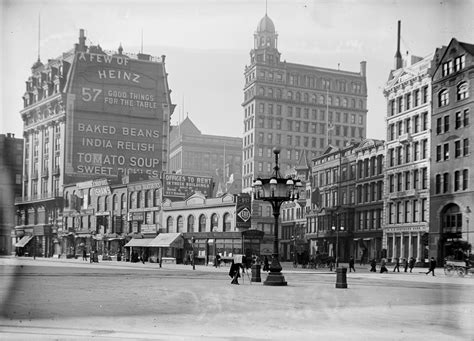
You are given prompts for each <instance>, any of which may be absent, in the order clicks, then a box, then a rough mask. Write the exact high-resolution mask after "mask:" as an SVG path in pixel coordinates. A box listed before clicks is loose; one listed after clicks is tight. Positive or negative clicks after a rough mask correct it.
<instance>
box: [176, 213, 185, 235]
mask: <svg viewBox="0 0 474 341" xmlns="http://www.w3.org/2000/svg"><path fill="white" fill-rule="evenodd" d="M176 228H177V231H176V232H178V233H179V232H184V231H183V216H181V215H180V216H179V217H178V219H177V222H176Z"/></svg>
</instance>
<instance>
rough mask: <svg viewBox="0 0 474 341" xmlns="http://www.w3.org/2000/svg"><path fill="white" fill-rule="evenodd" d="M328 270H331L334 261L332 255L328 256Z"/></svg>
mask: <svg viewBox="0 0 474 341" xmlns="http://www.w3.org/2000/svg"><path fill="white" fill-rule="evenodd" d="M328 262H329V271H332V268H333V267H334V262H333V260H332V257H330V258H329V261H328Z"/></svg>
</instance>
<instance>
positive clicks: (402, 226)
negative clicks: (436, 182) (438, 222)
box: [382, 53, 433, 262]
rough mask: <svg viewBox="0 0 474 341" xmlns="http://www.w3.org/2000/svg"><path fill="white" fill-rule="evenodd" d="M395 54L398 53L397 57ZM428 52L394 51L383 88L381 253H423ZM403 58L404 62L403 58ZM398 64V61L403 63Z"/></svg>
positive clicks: (426, 208)
mask: <svg viewBox="0 0 474 341" xmlns="http://www.w3.org/2000/svg"><path fill="white" fill-rule="evenodd" d="M397 56H398V57H397ZM432 58H433V55H430V56H427V57H425V58H420V57H415V56H410V57H409V58H407V59H406V60H405V61H403V60H402V57H401V55H400V54H399V53H397V55H396V58H395V59H396V60H395V70H392V71H391V72H390V75H389V80H388V82H387V84H386V86H385V89H384V95H385V98H386V99H387V118H386V123H387V141H386V143H385V150H386V159H385V160H386V162H385V177H384V184H385V186H384V211H383V212H384V221H383V255H382V257H384V258H385V257H386V258H388V259H389V260H391V261H394V259H395V258H407V259H408V258H409V257H414V258H415V259H416V261H417V262H421V261H423V260H424V259H425V258H427V247H428V240H427V236H428V235H427V233H428V231H429V224H430V223H429V203H430V194H429V185H430V184H429V174H430V118H431V76H430V74H429V72H428V71H429V68H430V65H431V60H432ZM403 62H404V63H403ZM403 64H404V65H403Z"/></svg>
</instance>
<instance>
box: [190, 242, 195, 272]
mask: <svg viewBox="0 0 474 341" xmlns="http://www.w3.org/2000/svg"><path fill="white" fill-rule="evenodd" d="M195 242H196V238H194V236H192V237H191V243H192V244H193V259H192V263H193V270H196V263H195V261H194V258H195V256H196V255H195V254H194V243H195Z"/></svg>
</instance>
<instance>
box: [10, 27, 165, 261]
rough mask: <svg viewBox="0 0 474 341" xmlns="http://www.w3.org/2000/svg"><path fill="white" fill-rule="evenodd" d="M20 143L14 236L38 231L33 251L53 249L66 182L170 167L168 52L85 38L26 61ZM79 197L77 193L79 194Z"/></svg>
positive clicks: (40, 252) (153, 173)
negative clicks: (112, 47) (107, 46)
mask: <svg viewBox="0 0 474 341" xmlns="http://www.w3.org/2000/svg"><path fill="white" fill-rule="evenodd" d="M23 101H24V109H23V110H22V111H21V116H22V119H23V122H24V139H25V142H24V144H25V147H24V152H23V160H24V167H23V189H22V198H21V199H20V200H18V201H17V202H16V207H17V211H18V216H19V221H18V223H17V226H16V228H15V229H16V235H17V236H18V237H19V236H20V235H22V234H23V235H25V236H29V237H35V238H34V243H35V247H34V249H35V251H34V252H35V254H36V255H38V256H39V255H42V256H51V255H52V254H53V252H56V251H55V250H57V248H56V247H54V246H53V244H58V243H59V240H58V238H57V235H58V232H63V229H64V228H67V227H66V226H63V217H62V206H63V186H64V185H65V184H72V183H76V182H81V181H88V180H92V179H97V178H107V179H117V178H119V177H121V176H122V175H129V174H135V173H138V174H146V175H148V176H150V177H151V178H159V176H160V174H161V172H163V171H166V170H167V167H168V163H167V160H168V154H169V150H168V138H169V122H170V116H171V114H172V112H173V109H174V106H173V105H172V104H171V99H170V90H169V88H168V82H167V74H166V70H165V56H161V58H156V57H152V56H150V55H147V54H143V53H140V54H138V55H131V54H125V53H123V48H122V47H121V46H120V47H119V48H118V51H117V52H112V51H105V50H103V49H102V48H101V47H100V46H99V45H97V46H93V45H90V46H88V45H86V37H85V36H84V30H82V29H81V30H80V32H79V41H78V43H77V44H75V46H74V48H73V49H72V50H70V51H68V52H65V53H63V54H62V55H61V56H60V57H58V58H54V59H49V60H48V62H47V63H46V64H43V63H42V62H41V61H40V60H39V59H38V61H37V62H36V63H35V64H34V65H33V67H32V68H31V76H30V77H29V79H28V80H27V82H26V92H25V94H24V96H23ZM78 196H79V197H81V193H78Z"/></svg>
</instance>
